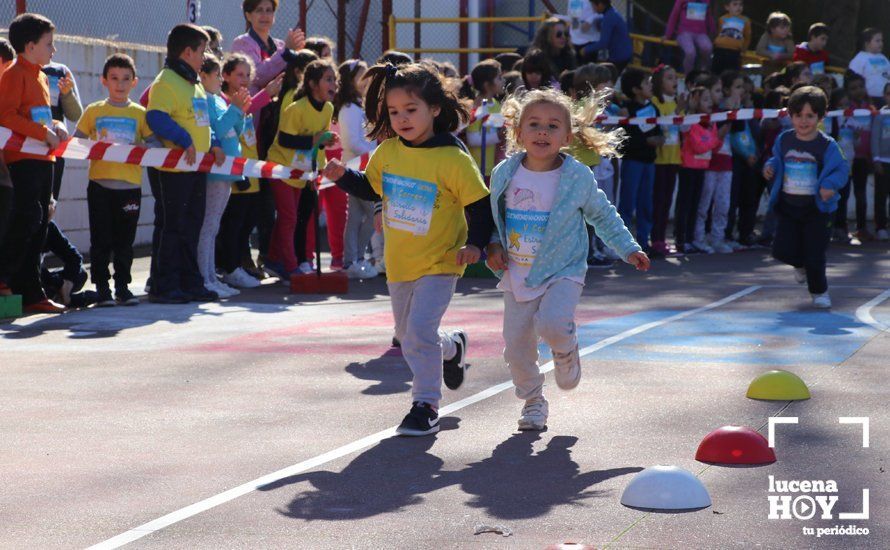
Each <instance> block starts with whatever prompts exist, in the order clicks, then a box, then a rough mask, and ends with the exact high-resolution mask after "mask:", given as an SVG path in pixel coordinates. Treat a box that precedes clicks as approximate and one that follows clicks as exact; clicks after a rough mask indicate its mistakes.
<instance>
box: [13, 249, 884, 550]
mask: <svg viewBox="0 0 890 550" xmlns="http://www.w3.org/2000/svg"><path fill="white" fill-rule="evenodd" d="M146 270H147V261H146V260H145V259H141V260H138V261H137V264H136V266H135V278H136V280H137V282H136V283H135V284H134V286H133V289H134V290H135V289H141V287H142V284H143V282H144V279H145V276H146ZM888 273H890V252H888V250H887V247H886V246H880V245H878V244H868V245H864V246H859V247H835V248H832V250H831V251H830V266H829V283H830V285H831V296H832V299H833V302H834V307H833V309H832V310H831V311H819V310H814V309H813V308H812V307H811V305H810V300H809V296H808V295H807V293H806V290H805V287H801V286H798V285H796V284H795V283H794V281H793V278H792V276H791V271H790V268H788V267H787V266H782V265H779V264H777V263H776V262H774V261H773V260H771V259H770V258H769V255H768V253H767V252H766V251H764V250H752V251H745V252H738V253H735V254H732V255H726V256H696V257H688V258H672V259H669V260H666V261H665V260H662V261H657V262H655V263H654V264H653V269H652V270H651V271H650V272H649V273H646V274H642V273H637V272H635V271H634V270H633V269H632V268H631V267H630V266H627V265H619V266H617V267H616V268H614V269H611V270H597V271H590V272H589V273H588V277H587V286H586V288H585V292H584V297H583V299H582V302H581V305H580V306H579V309H578V312H577V321H578V324H579V338H580V341H581V348H582V354H583V357H582V363H583V372H584V375H583V379H582V381H581V384H580V386H579V387H578V388H577V389H575V390H572V391H568V392H564V391H560V390H558V389H557V388H556V387H555V384H553V383H552V374H548V375H547V376H548V379H547V381H548V386H547V387H546V388H545V392H546V395H547V397H548V399H549V401H550V419H549V422H548V429H547V431H545V432H540V433H537V432H535V433H530V432H518V431H517V430H516V420H517V418H518V415H519V410H520V409H521V406H522V402H521V401H520V400H518V399H517V398H516V397H515V396H514V394H513V392H512V388H511V387H510V385H509V373H508V372H507V369H506V367H505V366H504V363H503V360H502V358H501V353H502V349H503V340H502V338H501V336H500V331H501V323H502V312H503V304H502V297H501V294H500V292H499V291H497V290H496V289H495V288H494V281H493V280H491V279H463V280H461V281H460V283H459V284H458V291H457V294H456V295H455V297H454V299H453V301H452V303H451V307H450V308H449V311H448V314H447V315H446V319H445V322H444V326H445V327H462V328H464V329H465V330H466V331H467V332H468V334H469V338H470V347H469V362H470V364H471V368H470V370H469V372H468V378H467V381H466V383H465V384H464V385H463V387H461V388H460V389H459V390H457V391H448V390H444V391H445V393H444V400H443V403H442V421H441V423H442V428H443V429H442V431H441V432H440V433H439V434H437V435H435V436H431V437H425V438H401V437H395V436H394V433H393V428H394V427H395V426H396V425H397V424H398V423H399V421H400V420H401V418H402V416H403V415H404V414H405V413H406V412H407V410H408V407H409V406H410V380H411V377H410V372H409V370H408V367H407V365H406V364H405V363H404V361H403V359H402V357H401V354H400V352H399V351H398V350H397V349H391V348H390V345H389V344H390V338H391V336H392V316H391V313H390V309H389V301H388V297H387V295H386V285H385V282H384V281H383V279H382V278H378V279H375V280H372V281H364V282H353V283H352V285H351V288H350V293H349V294H347V295H345V296H339V297H328V296H309V295H302V296H301V295H290V294H288V292H287V289H286V288H285V287H284V286H283V285H278V284H274V283H273V282H272V281H268V282H267V284H266V285H264V286H263V287H262V288H259V289H256V290H252V291H247V292H244V293H243V294H242V295H241V296H238V297H236V298H233V299H230V300H227V301H224V302H222V303H214V304H200V305H196V304H187V305H182V306H169V305H155V304H149V303H147V302H143V303H142V304H141V305H139V306H138V307H135V308H123V307H116V308H109V309H101V310H100V309H92V310H85V311H77V312H71V313H67V314H65V315H61V316H45V315H43V316H31V317H26V318H23V319H19V320H16V321H8V322H4V323H0V365H2V376H3V383H2V384H0V472H2V483H3V489H2V492H0V546H2V547H3V548H77V547H88V546H91V545H100V547H105V548H109V547H115V546H117V545H121V544H124V543H128V544H129V546H130V547H134V548H544V547H547V546H549V545H554V544H560V543H566V542H573V543H578V544H584V545H589V546H590V547H596V548H602V547H609V548H735V547H739V548H750V547H756V548H887V547H888V545H890V542H888V541H890V513H888V510H890V491H888V482H887V480H888V477H887V474H886V473H885V471H886V469H887V467H888V466H890V464H888V444H887V440H888V437H890V413H888V410H887V407H886V403H887V398H888V396H890V382H888V375H887V370H888V366H890V361H888V357H890V337H888V334H887V332H886V329H887V327H888V325H890V293H888V292H885V291H887V289H888V288H890V275H888ZM541 353H542V356H541V361H542V363H544V362H546V361H548V360H549V350H547V349H546V346H542V348H541ZM776 368H778V369H784V370H788V371H791V372H794V373H796V374H798V375H799V376H800V377H801V378H802V379H803V380H804V381H805V382H806V383H807V384H808V386H809V387H810V391H811V393H812V398H811V399H810V400H807V401H795V402H789V401H780V402H769V401H756V400H752V399H748V398H746V397H745V392H746V389H747V386H748V384H749V382H750V381H751V380H752V379H753V378H754V377H756V376H757V375H759V374H761V373H763V372H765V371H768V370H770V369H776ZM771 416H782V417H797V418H798V423H797V424H788V425H780V426H777V427H776V435H775V438H776V441H775V445H776V446H775V452H776V456H777V461H776V462H775V463H773V464H770V465H765V466H756V467H726V466H720V465H708V464H703V463H701V462H697V461H696V460H695V459H694V456H695V451H696V448H697V447H698V444H699V442H700V441H701V439H702V438H703V437H704V436H705V435H706V434H708V433H709V432H710V431H712V430H714V429H716V428H719V427H721V426H724V425H744V426H750V427H752V428H755V429H758V430H760V432H761V433H763V434H764V435H767V423H768V418H770V417H771ZM839 417H867V418H868V419H869V436H870V441H869V446H868V447H867V448H863V446H862V443H863V442H862V431H863V428H862V426H861V425H856V424H852V425H851V424H841V423H839V421H838V418H839ZM656 464H664V465H675V466H679V467H681V468H684V469H686V470H689V471H690V472H692V473H693V474H695V475H696V476H698V478H699V479H700V480H701V482H702V483H703V484H704V486H705V487H706V488H707V490H708V492H709V494H710V497H711V499H712V506H711V507H708V508H704V509H699V510H694V511H686V512H677V511H669V512H663V511H647V510H640V509H633V508H628V507H625V506H623V505H621V503H620V498H621V495H622V492H623V490H624V488H625V487H626V486H627V485H628V483H629V482H630V481H631V479H632V478H633V477H634V475H635V474H636V473H638V472H639V471H641V470H642V469H644V468H647V467H649V466H653V465H656ZM770 475H772V476H773V477H774V479H777V480H829V479H830V480H835V482H836V485H837V487H838V492H837V493H836V494H832V495H829V496H837V497H838V501H837V503H836V505H835V506H834V508H833V510H832V518H831V519H820V516H819V515H818V514H817V515H816V516H815V518H814V519H809V520H799V519H772V520H771V519H768V517H767V516H768V514H769V502H768V497H769V496H770V495H776V494H777V493H770V492H769V485H768V479H769V476H770ZM863 489H868V491H869V496H868V504H869V507H868V512H869V517H868V519H859V520H842V519H840V518H839V513H841V512H845V513H861V512H862V511H863V492H862V490H863ZM804 495H807V493H800V494H791V496H792V497H795V498H796V497H799V496H804ZM780 496H781V495H780ZM809 496H816V494H812V493H810V494H809ZM803 511H805V510H803ZM804 515H805V514H804ZM479 525H488V526H500V527H505V528H506V529H508V530H509V531H510V532H511V533H512V534H511V535H510V536H506V537H505V536H502V535H500V534H497V533H483V534H478V535H476V534H474V532H475V530H476V527H477V526H479ZM847 525H853V526H855V527H858V528H859V529H860V530H861V529H868V534H867V535H865V534H859V535H851V534H828V531H822V535H821V536H820V537H818V538H817V537H816V536H815V535H808V534H805V532H804V530H805V529H808V528H812V529H813V530H814V531H815V530H816V529H819V528H822V529H830V528H832V527H835V526H842V527H843V526H847Z"/></svg>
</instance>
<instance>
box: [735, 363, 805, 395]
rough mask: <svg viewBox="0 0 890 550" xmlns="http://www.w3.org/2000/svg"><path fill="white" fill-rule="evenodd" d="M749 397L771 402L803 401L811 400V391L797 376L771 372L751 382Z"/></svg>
mask: <svg viewBox="0 0 890 550" xmlns="http://www.w3.org/2000/svg"><path fill="white" fill-rule="evenodd" d="M747 396H748V397H749V398H751V399H766V400H769V401H801V400H804V399H809V398H810V390H809V389H808V388H807V385H806V384H804V382H803V380H801V379H800V378H799V377H798V376H797V375H796V374H793V373H790V372H788V371H784V370H771V371H769V372H765V373H763V374H761V375H760V376H758V377H757V378H755V379H754V380H752V381H751V385H749V386H748V394H747Z"/></svg>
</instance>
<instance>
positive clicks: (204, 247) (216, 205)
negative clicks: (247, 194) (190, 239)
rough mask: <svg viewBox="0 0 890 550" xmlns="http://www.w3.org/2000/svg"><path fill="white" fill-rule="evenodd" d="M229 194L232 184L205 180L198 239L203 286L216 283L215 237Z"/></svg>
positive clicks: (199, 267)
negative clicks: (204, 198)
mask: <svg viewBox="0 0 890 550" xmlns="http://www.w3.org/2000/svg"><path fill="white" fill-rule="evenodd" d="M231 194H232V182H230V181H223V180H215V179H210V178H208V179H207V199H206V203H205V205H206V206H205V208H204V223H202V224H201V235H200V237H199V238H198V269H199V270H201V276H202V277H203V278H204V284H207V283H210V282H213V281H216V235H217V234H218V233H219V222H220V220H222V215H223V212H225V211H226V204H227V203H228V202H229V195H231Z"/></svg>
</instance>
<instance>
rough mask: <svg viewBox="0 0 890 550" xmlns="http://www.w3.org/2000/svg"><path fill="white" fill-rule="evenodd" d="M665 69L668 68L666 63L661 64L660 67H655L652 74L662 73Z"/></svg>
mask: <svg viewBox="0 0 890 550" xmlns="http://www.w3.org/2000/svg"><path fill="white" fill-rule="evenodd" d="M665 68H666V67H665V64H664V63H659V64H658V65H656V66H655V68H654V69H652V74H658V73H660V72H661V71H663V70H664V69H665Z"/></svg>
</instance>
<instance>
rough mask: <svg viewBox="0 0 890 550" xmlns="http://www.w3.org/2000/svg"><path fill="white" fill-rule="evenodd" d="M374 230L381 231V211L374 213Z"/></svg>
mask: <svg viewBox="0 0 890 550" xmlns="http://www.w3.org/2000/svg"><path fill="white" fill-rule="evenodd" d="M374 231H376V232H377V233H383V212H377V213H376V214H374Z"/></svg>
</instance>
